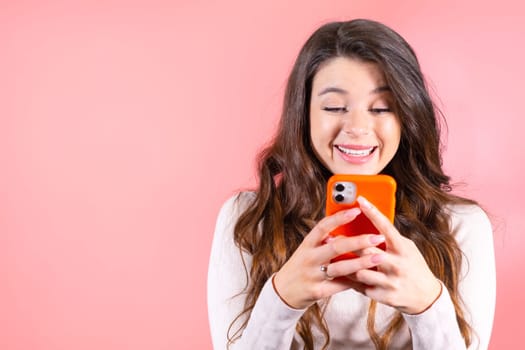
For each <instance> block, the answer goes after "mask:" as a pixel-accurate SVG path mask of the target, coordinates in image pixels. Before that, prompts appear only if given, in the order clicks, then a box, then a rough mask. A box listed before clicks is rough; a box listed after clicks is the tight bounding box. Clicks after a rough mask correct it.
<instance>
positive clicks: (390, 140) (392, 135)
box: [379, 118, 401, 151]
mask: <svg viewBox="0 0 525 350" xmlns="http://www.w3.org/2000/svg"><path fill="white" fill-rule="evenodd" d="M379 133H380V135H381V139H382V141H383V143H384V146H385V147H386V148H388V149H390V150H393V151H395V150H397V147H398V146H399V141H400V139H401V125H400V123H399V120H398V119H397V118H391V119H387V120H383V121H382V122H381V123H380V125H379Z"/></svg>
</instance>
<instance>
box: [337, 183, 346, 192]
mask: <svg viewBox="0 0 525 350" xmlns="http://www.w3.org/2000/svg"><path fill="white" fill-rule="evenodd" d="M335 190H336V191H338V192H343V191H344V190H345V186H344V185H343V184H337V185H335Z"/></svg>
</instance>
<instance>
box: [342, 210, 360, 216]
mask: <svg viewBox="0 0 525 350" xmlns="http://www.w3.org/2000/svg"><path fill="white" fill-rule="evenodd" d="M359 213H361V210H360V209H359V208H352V209H349V210H347V211H346V212H345V217H347V218H350V217H356V216H357V215H359Z"/></svg>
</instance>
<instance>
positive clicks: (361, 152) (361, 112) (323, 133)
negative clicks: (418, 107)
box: [310, 57, 401, 174]
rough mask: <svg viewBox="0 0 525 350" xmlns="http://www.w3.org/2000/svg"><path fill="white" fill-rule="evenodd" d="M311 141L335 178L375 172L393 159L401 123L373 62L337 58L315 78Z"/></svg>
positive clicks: (328, 63) (325, 66)
mask: <svg viewBox="0 0 525 350" xmlns="http://www.w3.org/2000/svg"><path fill="white" fill-rule="evenodd" d="M311 96H312V97H311V100H310V137H311V140H312V144H313V148H314V151H315V154H316V156H317V158H318V159H319V160H320V161H321V162H322V163H323V164H324V166H325V167H326V168H327V169H329V170H330V171H331V172H332V173H334V174H378V173H379V172H381V170H383V169H384V168H385V166H386V165H387V164H388V162H390V160H392V158H393V157H394V155H395V153H396V151H397V148H398V146H399V140H400V137H401V124H400V122H399V118H398V116H397V115H396V114H395V113H394V101H393V99H392V94H391V92H390V89H389V87H388V86H387V85H386V82H385V80H384V77H383V74H382V72H381V71H380V69H379V68H378V67H377V65H376V64H374V63H368V62H362V61H358V60H355V59H349V58H345V57H337V58H334V59H331V60H329V61H327V62H325V63H324V64H323V65H321V68H320V69H319V71H318V72H317V74H316V75H315V76H314V79H313V84H312V94H311Z"/></svg>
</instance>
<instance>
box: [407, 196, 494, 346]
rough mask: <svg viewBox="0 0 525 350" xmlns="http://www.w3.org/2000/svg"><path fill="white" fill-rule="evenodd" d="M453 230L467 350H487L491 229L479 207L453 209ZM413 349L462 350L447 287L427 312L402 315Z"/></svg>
mask: <svg viewBox="0 0 525 350" xmlns="http://www.w3.org/2000/svg"><path fill="white" fill-rule="evenodd" d="M451 218H452V229H453V231H454V233H455V238H456V240H457V242H458V244H459V246H460V249H461V251H462V252H463V262H462V267H461V275H460V279H459V293H460V296H461V299H462V301H463V304H464V310H465V316H466V320H467V322H468V323H469V324H470V326H471V327H472V343H471V345H470V346H469V349H478V350H486V349H488V345H489V340H490V335H491V332H492V323H493V319H494V310H495V304H496V268H495V257H494V244H493V237H492V228H491V225H490V221H489V220H488V218H487V215H486V214H485V213H484V212H483V210H481V208H479V207H478V206H454V207H453V208H452V209H451ZM403 316H404V318H405V320H406V322H407V324H408V326H409V328H410V331H411V334H412V344H413V348H414V349H415V350H431V349H436V350H437V349H465V343H464V340H463V338H462V336H461V333H460V331H459V326H458V324H457V321H456V316H455V309H454V305H453V304H452V300H451V298H450V295H449V293H448V291H447V289H446V288H443V292H442V294H441V296H440V297H439V298H438V300H437V301H436V302H435V303H434V304H433V305H432V307H430V308H429V309H428V310H427V311H425V312H423V313H422V314H419V315H403Z"/></svg>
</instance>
